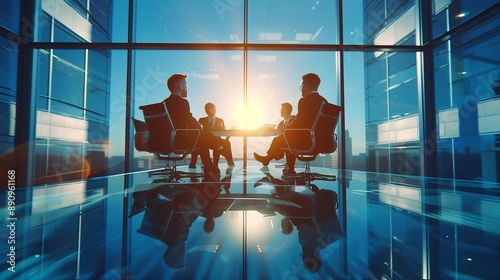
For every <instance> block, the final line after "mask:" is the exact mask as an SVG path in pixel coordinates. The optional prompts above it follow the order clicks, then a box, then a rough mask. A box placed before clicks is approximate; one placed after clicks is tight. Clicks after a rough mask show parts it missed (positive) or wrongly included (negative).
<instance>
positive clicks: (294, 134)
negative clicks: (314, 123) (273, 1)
mask: <svg viewBox="0 0 500 280" xmlns="http://www.w3.org/2000/svg"><path fill="white" fill-rule="evenodd" d="M283 137H284V138H285V141H286V145H287V148H285V150H289V151H290V152H292V153H294V154H296V153H309V152H311V151H312V150H313V149H314V147H315V146H316V137H315V135H314V131H312V130H311V129H308V128H288V129H285V130H283Z"/></svg>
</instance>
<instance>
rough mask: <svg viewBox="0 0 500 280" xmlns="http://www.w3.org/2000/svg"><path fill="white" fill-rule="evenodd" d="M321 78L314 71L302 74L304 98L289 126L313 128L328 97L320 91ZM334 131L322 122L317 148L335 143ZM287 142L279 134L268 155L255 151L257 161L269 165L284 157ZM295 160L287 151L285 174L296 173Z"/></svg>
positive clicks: (325, 147)
mask: <svg viewBox="0 0 500 280" xmlns="http://www.w3.org/2000/svg"><path fill="white" fill-rule="evenodd" d="M320 82H321V80H320V78H319V77H318V75H316V74H314V73H308V74H305V75H303V76H302V82H301V84H300V89H301V92H302V98H301V99H300V100H299V105H298V107H297V116H296V117H295V120H294V121H293V122H292V123H291V124H289V125H288V127H287V128H311V127H312V125H313V123H314V119H315V118H316V115H317V114H318V110H319V108H320V106H321V104H322V103H323V101H326V99H325V98H324V97H323V96H321V95H320V94H319V93H318V87H319V84H320ZM332 133H333V132H332V131H331V130H329V129H325V128H323V127H322V125H321V124H318V126H317V129H316V140H317V143H316V150H318V151H321V150H323V149H328V148H329V147H331V146H332V145H334V143H333V141H334V140H333V138H332V137H331V136H332ZM292 140H293V141H294V142H295V141H296V142H297V143H301V139H292ZM286 147H288V146H287V143H286V141H285V137H284V136H283V135H280V136H277V137H275V138H274V139H273V141H272V142H271V146H270V147H269V149H268V151H267V155H265V156H262V155H259V154H257V153H254V157H255V159H256V160H257V161H260V162H261V163H262V164H263V165H264V166H267V165H268V164H269V162H270V161H271V160H273V159H275V160H279V159H282V158H283V157H284V155H285V152H284V151H283V150H282V148H286ZM295 160H296V157H295V155H293V154H292V153H290V152H288V151H287V152H286V167H285V168H284V169H283V174H295Z"/></svg>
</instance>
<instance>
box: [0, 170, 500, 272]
mask: <svg viewBox="0 0 500 280" xmlns="http://www.w3.org/2000/svg"><path fill="white" fill-rule="evenodd" d="M240 166H241V162H237V163H236V167H235V168H234V169H232V170H228V172H226V174H225V177H224V179H223V180H222V181H223V183H222V184H213V183H205V182H200V180H199V178H189V177H188V178H182V179H179V180H177V181H172V180H168V179H167V178H166V177H165V176H161V175H154V176H148V173H147V172H141V173H134V174H125V175H116V176H108V177H103V178H95V179H91V180H88V181H87V182H78V183H68V184H59V185H55V186H44V187H37V188H17V189H16V190H15V191H14V192H10V193H9V192H8V191H7V190H2V191H1V196H2V198H1V199H2V200H1V201H2V204H1V205H2V209H1V214H0V215H1V218H2V219H3V221H4V224H5V225H4V226H3V227H2V229H1V231H0V232H1V235H0V236H1V244H0V249H1V255H2V256H3V257H2V262H1V264H0V267H1V271H0V279H496V277H498V275H499V273H500V269H499V268H500V218H499V217H500V214H499V213H500V196H499V193H500V187H499V185H497V184H485V183H481V182H459V181H449V180H436V179H429V178H422V177H404V176H390V175H387V174H372V173H365V172H358V171H345V170H332V169H321V168H315V167H313V168H312V171H313V172H319V173H322V174H332V173H333V174H334V175H336V176H337V180H335V181H324V180H314V181H311V182H307V181H303V180H286V181H285V180H282V179H281V167H279V166H270V168H269V169H270V170H268V171H265V170H264V171H263V170H260V169H259V167H260V166H259V165H258V164H257V163H256V162H253V161H249V162H248V168H246V170H245V169H243V168H241V167H240ZM220 167H222V168H225V164H224V163H221V164H220ZM300 169H301V168H300V167H299V168H297V171H299V170H300ZM179 170H181V171H182V170H184V171H187V169H186V167H180V168H179ZM197 171H198V172H201V170H200V168H199V167H198V170H197ZM222 171H223V173H224V170H222ZM223 175H224V174H223ZM320 179H321V178H320ZM124 189H125V190H126V191H124ZM13 196H14V198H15V199H14V198H13ZM8 201H15V207H13V206H14V205H13V204H12V203H11V204H10V207H11V208H8V206H9V204H8Z"/></svg>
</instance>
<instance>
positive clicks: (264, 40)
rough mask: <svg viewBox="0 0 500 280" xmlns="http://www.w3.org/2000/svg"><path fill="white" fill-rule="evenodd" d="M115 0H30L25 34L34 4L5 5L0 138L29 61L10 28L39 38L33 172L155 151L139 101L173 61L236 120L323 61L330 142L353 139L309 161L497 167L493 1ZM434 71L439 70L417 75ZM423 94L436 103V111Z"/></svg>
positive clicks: (378, 166) (194, 91) (88, 172)
mask: <svg viewBox="0 0 500 280" xmlns="http://www.w3.org/2000/svg"><path fill="white" fill-rule="evenodd" d="M116 3H118V4H116ZM116 3H115V4H116V5H114V4H113V2H111V1H35V2H34V7H33V8H34V9H33V10H34V15H33V16H34V18H33V19H34V20H33V21H32V22H33V23H35V24H34V25H33V26H34V27H35V28H34V29H32V31H31V33H30V34H24V33H23V32H25V31H26V30H28V29H27V28H26V27H27V26H28V24H27V23H26V22H27V21H26V20H24V21H21V22H19V23H18V22H16V20H14V18H17V17H13V16H11V15H15V14H16V13H17V14H19V13H20V4H19V5H16V4H13V3H10V4H9V5H7V6H6V9H7V10H8V11H9V13H2V37H1V40H0V44H1V46H2V47H1V48H0V51H1V53H2V58H5V59H4V60H5V61H6V62H7V63H6V64H2V65H3V66H2V73H4V75H2V78H1V83H2V84H1V87H0V90H1V92H0V94H1V100H2V101H1V104H2V105H1V106H2V108H4V110H2V112H3V113H2V118H1V120H2V124H4V125H2V128H1V130H0V136H1V138H0V143H1V146H0V147H1V149H2V152H5V151H7V150H8V149H9V148H12V147H13V146H14V143H15V140H14V139H15V137H14V136H15V135H17V134H18V133H16V132H15V131H14V128H15V124H16V121H15V120H14V119H15V118H14V112H15V111H17V110H16V106H17V105H16V98H17V97H16V96H17V95H16V92H17V87H18V82H17V81H18V80H19V78H18V75H19V73H23V76H26V77H28V76H29V75H31V74H27V73H25V72H23V71H21V72H20V71H12V70H16V69H17V67H18V61H19V57H18V54H17V52H16V48H17V46H16V44H17V42H19V40H17V39H15V38H14V37H12V35H18V36H21V37H23V36H24V37H26V38H31V39H32V40H34V44H33V46H34V49H33V52H32V56H33V63H32V71H31V70H30V72H29V73H33V76H32V77H31V76H30V77H28V78H30V79H31V83H32V87H33V89H32V92H33V93H32V97H31V98H32V99H33V100H32V104H35V107H36V113H35V115H36V116H34V118H33V119H34V120H35V121H34V122H33V123H32V124H31V127H29V128H26V129H27V130H33V131H34V132H35V136H34V137H33V139H31V142H32V143H34V149H35V150H34V151H35V152H34V155H33V162H34V165H35V166H34V173H35V175H34V182H35V183H36V184H44V183H54V182H61V181H71V180H81V179H85V178H88V177H92V176H99V175H104V174H110V173H115V172H122V171H124V170H125V169H124V160H125V157H126V156H129V155H130V154H129V152H131V153H132V155H133V156H132V157H131V158H130V162H131V165H130V166H131V167H132V169H130V170H139V169H147V168H150V167H152V166H155V165H154V164H157V163H153V162H150V161H149V159H151V158H153V157H151V156H150V155H146V154H144V153H139V152H136V151H134V150H133V148H130V147H132V145H133V140H132V136H133V127H132V126H131V122H130V117H138V118H139V117H141V112H140V111H139V110H138V107H139V106H140V105H143V104H146V103H148V102H159V101H161V100H163V99H164V98H165V97H166V96H167V95H168V94H169V93H168V90H167V88H166V87H165V80H166V79H167V78H168V76H169V75H171V74H173V73H176V72H184V73H186V74H188V75H189V77H190V78H189V82H190V94H191V95H190V102H191V108H192V111H193V114H194V116H195V117H196V118H199V117H202V116H204V115H205V112H204V110H203V106H204V104H205V103H206V102H213V103H215V104H216V106H217V109H218V114H219V116H220V117H223V118H224V119H225V122H226V127H241V128H254V127H257V126H260V125H264V124H273V123H276V122H277V121H278V120H279V116H278V114H277V112H278V110H279V106H280V104H281V103H282V102H290V103H292V105H294V107H296V104H297V100H298V98H299V96H298V88H294V85H297V84H298V83H299V82H300V76H301V75H302V74H304V73H307V72H316V73H318V74H320V77H321V78H322V84H321V86H320V93H322V94H323V95H325V96H326V97H327V98H328V100H329V101H330V102H332V103H337V104H341V105H342V106H344V111H343V114H345V115H343V117H344V118H343V120H342V121H341V123H340V124H341V125H344V127H339V129H341V131H340V130H339V133H338V134H339V136H341V137H340V139H341V140H342V141H341V142H342V145H340V149H339V151H338V152H337V153H335V154H334V156H335V157H337V156H339V155H345V165H342V163H344V161H342V160H340V161H339V160H338V159H334V160H333V163H332V162H330V161H329V160H325V159H322V160H320V162H316V163H314V164H315V165H326V166H332V167H337V166H338V167H340V168H348V169H359V170H368V171H374V172H382V173H390V174H409V175H422V176H425V175H431V176H438V177H445V178H457V179H467V180H484V181H490V182H491V181H492V182H498V178H497V177H498V176H497V175H496V174H497V173H498V172H497V170H498V169H497V167H496V166H497V164H496V162H497V161H498V159H497V158H498V152H497V149H496V147H497V142H498V141H497V139H496V138H497V134H498V128H497V127H495V125H493V124H494V123H495V120H496V118H497V116H496V115H495V113H490V112H489V110H490V109H489V108H490V107H492V106H496V103H495V101H496V96H497V93H496V92H497V91H498V90H497V88H498V86H497V84H498V80H499V77H498V73H497V72H498V71H496V70H495V69H496V68H495V66H496V65H497V63H498V60H496V59H495V56H494V55H493V54H494V53H495V50H497V49H498V43H497V40H496V39H495V38H496V37H498V36H496V35H497V33H498V27H496V26H497V23H498V22H497V21H498V19H497V17H498V16H497V15H496V14H495V13H494V11H496V9H498V5H499V4H498V1H482V2H481V3H480V4H477V5H474V2H473V1H451V0H448V1H446V0H439V1H438V0H435V1H431V2H430V5H421V4H422V3H421V1H409V0H376V1H363V0H358V1H342V2H340V1H333V0H332V1H243V0H240V1H206V2H202V3H200V2H199V1H153V2H151V1H150V2H148V3H143V2H138V1H137V2H133V3H132V4H131V5H130V7H132V8H133V11H131V13H130V15H131V16H132V18H130V19H128V15H129V11H128V7H129V2H127V1H121V2H116ZM427 6H428V7H427ZM339 8H341V9H342V11H341V12H340V10H339ZM184 11H189V13H187V14H186V13H184V14H183V12H184ZM427 13H428V14H427ZM111 15H113V16H111ZM181 15H182V16H181ZM422 16H425V17H423V18H425V19H427V18H428V22H423V21H422V20H421V18H422ZM488 18H491V19H490V20H489V21H487V20H486V19H488ZM129 20H130V27H131V29H130V36H128V35H127V34H128V32H129V24H128V23H129ZM113 21H114V22H115V24H114V25H112V22H113ZM28 22H29V21H28ZM340 23H341V25H340ZM426 26H428V27H429V28H428V29H426ZM112 27H113V29H112ZM468 27H473V28H468ZM469 29H470V30H469ZM427 30H429V31H427ZM465 30H467V31H468V32H461V31H465ZM423 32H424V33H423ZM425 32H429V34H427V33H425ZM449 35H451V37H450V38H451V39H449V37H448V36H449ZM424 38H428V39H424ZM123 42H130V44H122V43H123ZM473 42H474V43H473ZM51 43H55V44H57V45H54V46H57V47H53V48H51V47H50V46H51V45H50V44H51ZM93 43H99V44H94V45H93ZM115 43H116V44H115ZM429 53H432V54H431V56H430V57H431V61H427V60H424V59H423V57H425V55H424V54H429ZM428 65H432V66H430V67H429V69H427V68H426V67H428ZM339 69H341V71H340V70H339ZM129 70H130V71H129ZM424 70H425V71H424ZM432 71H434V74H433V75H430V76H432V77H433V79H432V80H434V81H432V80H425V81H424V80H423V79H422V77H424V76H425V74H426V73H428V72H432ZM427 77H429V76H427ZM424 82H425V84H424ZM428 83H432V85H429V84H428ZM481 87H482V89H479V88H481ZM424 89H430V90H431V91H432V92H428V91H424ZM478 90H479V91H481V90H482V91H484V94H483V93H482V92H481V93H479V95H478V93H476V92H477V91H478ZM26 96H28V97H29V94H28V95H26ZM423 96H427V97H431V98H430V99H429V98H428V99H426V100H427V101H426V102H429V101H428V100H432V102H431V103H432V104H430V103H429V104H422V102H423V100H424V99H423V98H422V97H423ZM360 98H363V102H359V101H360ZM471 100H472V101H471ZM264 105H265V106H264ZM23 106H24V105H23ZM421 108H435V116H433V118H435V119H436V121H435V123H434V124H429V123H426V122H424V118H423V116H422V113H423V112H422V111H421ZM464 110H465V111H467V112H466V113H468V114H467V115H468V116H467V117H464V116H465V115H466V114H464V113H463V112H464ZM424 124H425V125H426V126H429V127H424ZM431 126H435V127H431ZM426 131H434V133H435V135H434V136H433V137H434V138H436V148H435V149H436V151H437V152H436V153H435V160H434V161H433V162H432V164H433V165H434V166H436V168H435V170H430V171H429V170H427V169H426V166H422V163H423V162H425V161H424V160H423V158H422V155H423V154H424V153H433V152H434V151H428V150H426V149H423V148H422V146H423V144H424V139H426V138H425V137H427V136H428V135H424V133H427V132H426ZM127 132H130V133H129V134H127ZM266 140H269V139H264V140H261V139H250V140H249V145H248V146H247V149H246V150H244V149H243V146H244V145H243V141H242V140H241V139H233V141H234V146H235V148H234V150H235V151H236V152H235V156H236V157H237V158H238V157H241V158H243V157H244V155H246V154H245V153H250V152H253V151H257V150H258V151H260V152H263V150H264V149H265V146H266V145H267V142H266ZM257 142H258V143H257ZM264 142H265V143H264ZM144 157H146V158H149V159H148V160H145V161H144V162H142V163H139V161H140V160H139V159H142V158H144ZM340 158H342V157H340ZM470 162H474V163H475V164H474V166H473V167H471V168H468V167H467V164H465V163H470ZM424 170H427V171H426V172H424Z"/></svg>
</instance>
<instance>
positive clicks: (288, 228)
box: [281, 218, 293, 234]
mask: <svg viewBox="0 0 500 280" xmlns="http://www.w3.org/2000/svg"><path fill="white" fill-rule="evenodd" d="M292 231H293V224H292V221H290V219H288V218H283V219H282V220H281V233H283V234H290V233H292Z"/></svg>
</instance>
